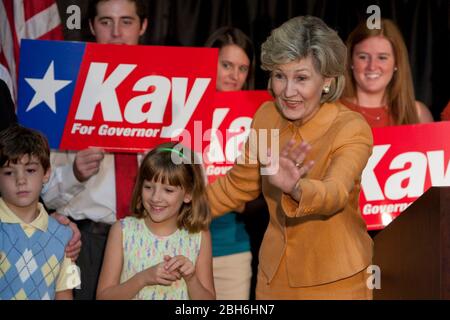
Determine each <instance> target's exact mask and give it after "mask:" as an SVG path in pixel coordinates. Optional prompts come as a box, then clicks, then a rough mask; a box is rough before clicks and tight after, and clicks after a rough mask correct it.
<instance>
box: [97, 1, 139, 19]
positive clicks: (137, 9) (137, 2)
mask: <svg viewBox="0 0 450 320" xmlns="http://www.w3.org/2000/svg"><path fill="white" fill-rule="evenodd" d="M106 1H109V0H90V1H89V7H88V19H89V21H90V22H91V23H92V24H94V19H95V17H96V16H97V5H98V4H99V3H100V2H106ZM127 1H129V2H134V3H135V5H136V14H137V15H138V17H139V22H140V24H141V25H142V23H143V22H144V20H145V19H146V18H147V1H145V0H127Z"/></svg>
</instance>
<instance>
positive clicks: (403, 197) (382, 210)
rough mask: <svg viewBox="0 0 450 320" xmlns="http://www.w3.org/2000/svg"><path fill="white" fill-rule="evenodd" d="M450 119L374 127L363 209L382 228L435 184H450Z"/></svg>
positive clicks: (371, 225)
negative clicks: (449, 138)
mask: <svg viewBox="0 0 450 320" xmlns="http://www.w3.org/2000/svg"><path fill="white" fill-rule="evenodd" d="M449 132H450V122H436V123H429V124H417V125H407V126H397V127H385V128H374V129H373V135H374V147H373V152H372V156H371V157H370V159H369V162H368V163H367V165H366V167H365V169H364V172H363V176H362V192H361V195H360V209H361V213H362V215H363V217H364V219H365V221H366V223H367V226H368V229H372V230H373V229H382V228H384V227H385V226H386V225H388V224H389V223H390V222H391V221H392V220H393V219H394V218H396V217H397V216H398V215H399V214H400V213H401V212H402V211H404V210H405V209H406V208H407V207H408V206H409V205H410V204H411V203H412V202H413V201H415V200H416V199H417V198H419V197H420V196H421V195H422V194H423V193H424V192H425V191H427V190H428V189H429V188H430V187H431V186H450V170H449V159H450V142H449V140H448V134H449Z"/></svg>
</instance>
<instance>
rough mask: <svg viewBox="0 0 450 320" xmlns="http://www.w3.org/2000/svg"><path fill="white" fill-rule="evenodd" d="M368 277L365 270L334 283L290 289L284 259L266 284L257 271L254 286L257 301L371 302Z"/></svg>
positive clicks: (263, 277)
mask: <svg viewBox="0 0 450 320" xmlns="http://www.w3.org/2000/svg"><path fill="white" fill-rule="evenodd" d="M369 276H370V274H368V273H367V272H366V269H364V270H362V271H360V272H358V273H357V274H355V275H353V276H351V277H348V278H345V279H341V280H337V281H334V282H330V283H326V284H322V285H317V286H311V287H299V288H297V287H295V288H294V287H290V286H289V282H288V277H287V269H286V260H285V257H283V259H281V263H280V266H279V267H278V270H277V272H276V274H275V276H274V278H273V279H272V281H271V282H270V283H269V284H267V278H266V276H265V275H264V273H263V272H262V271H261V270H260V269H259V270H258V280H257V284H256V299H257V300H372V290H371V289H369V288H368V286H367V279H368V277H369Z"/></svg>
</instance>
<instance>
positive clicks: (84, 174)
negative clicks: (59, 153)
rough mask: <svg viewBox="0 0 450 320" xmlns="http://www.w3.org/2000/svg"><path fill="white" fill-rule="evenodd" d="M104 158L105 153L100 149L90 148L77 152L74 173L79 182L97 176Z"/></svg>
mask: <svg viewBox="0 0 450 320" xmlns="http://www.w3.org/2000/svg"><path fill="white" fill-rule="evenodd" d="M104 157H105V155H104V151H103V149H100V148H88V149H84V150H81V151H79V152H77V154H76V156H75V161H74V162H73V173H74V175H75V177H76V178H77V180H78V181H80V182H84V181H86V180H88V179H89V178H90V177H92V176H93V175H94V174H96V173H97V172H98V170H99V169H100V164H101V162H102V160H103V158H104Z"/></svg>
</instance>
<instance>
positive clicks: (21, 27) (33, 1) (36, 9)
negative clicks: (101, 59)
mask: <svg viewBox="0 0 450 320" xmlns="http://www.w3.org/2000/svg"><path fill="white" fill-rule="evenodd" d="M21 39H42V40H62V39H63V33H62V25H61V19H60V17H59V13H58V7H57V6H56V2H55V0H1V1H0V78H1V79H3V80H4V81H5V82H6V83H7V84H8V87H9V88H10V90H11V91H12V93H13V97H14V98H15V99H17V75H18V70H19V49H20V40H21Z"/></svg>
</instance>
